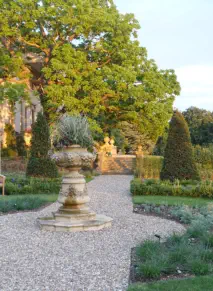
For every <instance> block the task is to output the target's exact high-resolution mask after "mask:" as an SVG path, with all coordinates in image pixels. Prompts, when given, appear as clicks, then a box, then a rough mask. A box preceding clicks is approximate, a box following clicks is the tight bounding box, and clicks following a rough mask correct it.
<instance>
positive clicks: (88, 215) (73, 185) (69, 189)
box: [38, 145, 112, 231]
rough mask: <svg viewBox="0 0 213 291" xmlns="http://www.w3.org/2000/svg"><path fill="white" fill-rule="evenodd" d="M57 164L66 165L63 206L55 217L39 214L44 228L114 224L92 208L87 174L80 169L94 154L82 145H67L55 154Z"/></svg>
mask: <svg viewBox="0 0 213 291" xmlns="http://www.w3.org/2000/svg"><path fill="white" fill-rule="evenodd" d="M52 159H53V160H54V161H55V162H56V164H57V166H59V167H60V168H64V169H66V172H67V174H66V175H65V176H64V177H63V181H62V186H61V190H60V193H59V196H58V202H59V203H60V204H61V207H60V208H59V209H58V211H57V212H55V213H53V216H52V217H44V218H39V219H38V222H39V224H40V227H41V229H43V230H50V231H85V230H98V229H102V228H105V227H109V226H111V222H112V219H111V218H110V217H107V216H105V215H96V213H95V212H93V211H91V210H90V209H89V206H88V205H87V203H88V202H89V201H90V198H89V196H88V192H87V186H86V181H85V178H84V176H83V175H82V174H80V173H79V170H80V169H81V167H82V166H89V165H91V163H92V162H93V161H94V160H95V156H94V155H93V154H91V153H89V152H88V151H87V150H86V149H83V148H81V147H80V146H79V145H72V146H68V147H65V148H64V149H63V150H62V151H60V152H57V153H55V154H53V155H52Z"/></svg>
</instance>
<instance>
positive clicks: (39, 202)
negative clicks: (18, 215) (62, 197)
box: [0, 194, 58, 213]
mask: <svg viewBox="0 0 213 291" xmlns="http://www.w3.org/2000/svg"><path fill="white" fill-rule="evenodd" d="M57 197H58V194H52V195H51V194H43V195H42V194H38V195H36V194H33V195H26V194H25V195H12V196H0V212H3V213H7V212H11V211H23V210H32V209H37V208H39V207H41V206H43V205H45V204H47V203H52V202H55V201H56V200H57Z"/></svg>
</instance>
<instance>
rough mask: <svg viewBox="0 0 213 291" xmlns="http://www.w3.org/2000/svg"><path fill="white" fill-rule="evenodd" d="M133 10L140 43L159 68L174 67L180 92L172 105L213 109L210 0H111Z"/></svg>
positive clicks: (127, 10)
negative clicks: (137, 22) (138, 27)
mask: <svg viewBox="0 0 213 291" xmlns="http://www.w3.org/2000/svg"><path fill="white" fill-rule="evenodd" d="M114 2H115V4H116V5H117V7H118V9H119V11H120V12H121V13H134V14H135V17H136V19H137V20H138V21H139V23H140V26H141V29H140V30H139V32H138V36H139V40H140V43H141V46H143V47H146V48H147V50H148V56H149V58H152V59H154V60H155V61H156V63H157V65H158V66H159V68H161V69H175V72H176V74H177V77H178V81H179V82H180V85H181V88H182V89H181V94H180V96H178V97H177V98H176V100H175V104H174V106H175V107H176V108H178V109H180V110H185V109H187V108H188V107H190V106H196V107H199V108H204V109H207V110H211V111H213V0H114Z"/></svg>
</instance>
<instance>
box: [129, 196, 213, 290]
mask: <svg viewBox="0 0 213 291" xmlns="http://www.w3.org/2000/svg"><path fill="white" fill-rule="evenodd" d="M155 197H156V198H157V199H155ZM160 200H161V202H160ZM179 200H180V201H179ZM133 201H134V202H138V204H134V207H133V211H134V212H135V213H138V214H139V215H141V214H142V215H153V216H158V217H162V218H166V219H170V220H171V219H172V220H175V221H177V222H179V223H181V224H184V225H185V226H186V227H187V229H186V232H185V233H184V234H182V235H176V234H174V235H172V236H170V237H169V238H167V239H166V240H165V241H162V239H161V237H160V236H158V235H157V234H156V239H155V241H153V240H147V241H145V242H144V243H143V244H141V245H140V246H138V247H136V248H133V249H132V250H131V267H130V278H129V283H130V284H133V285H131V286H130V287H129V289H128V290H131V291H136V290H138V291H139V290H141V291H142V290H182V289H178V287H177V286H178V283H175V282H182V281H185V280H186V282H188V283H186V284H183V286H186V290H202V288H200V287H199V288H198V289H187V286H193V284H196V283H193V282H195V281H191V280H194V279H196V278H197V277H196V276H204V275H212V274H213V208H212V200H211V199H204V198H203V199H202V198H185V197H168V196H161V197H160V196H135V197H133ZM183 201H184V202H186V204H187V203H188V204H189V205H186V204H183ZM186 278H189V279H186ZM183 279H184V280H183ZM187 280H189V281H187ZM172 281H173V282H174V286H176V287H174V289H173V287H172V286H173V285H172V283H170V282H172ZM163 282H169V283H168V286H170V287H168V289H167V287H165V289H163V287H159V289H158V287H157V286H161V285H162V286H164V285H163ZM135 284H136V285H135ZM175 284H176V285H175ZM187 284H188V285H187ZM207 285H208V284H207ZM152 286H153V287H152ZM155 286H156V289H154V288H155ZM165 286H167V283H165ZM169 288H170V289H169ZM175 288H176V289H175ZM206 290H212V289H206Z"/></svg>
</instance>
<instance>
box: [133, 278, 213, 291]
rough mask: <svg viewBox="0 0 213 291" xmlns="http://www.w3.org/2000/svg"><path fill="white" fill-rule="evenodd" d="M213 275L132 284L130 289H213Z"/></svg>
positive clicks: (184, 290)
mask: <svg viewBox="0 0 213 291" xmlns="http://www.w3.org/2000/svg"><path fill="white" fill-rule="evenodd" d="M212 290H213V276H202V277H195V278H190V279H182V280H169V281H161V282H158V283H149V284H136V285H131V286H130V287H129V288H128V291H212Z"/></svg>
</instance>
